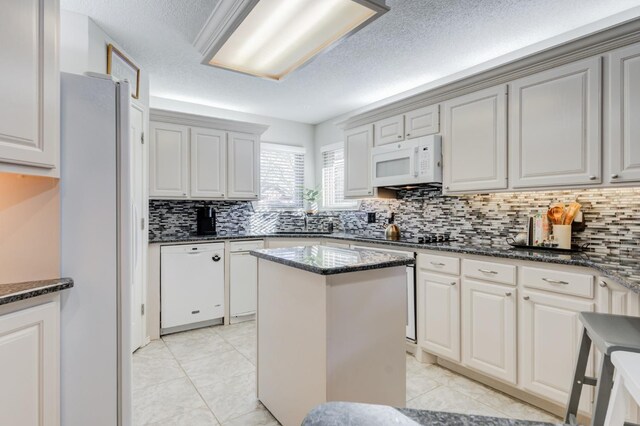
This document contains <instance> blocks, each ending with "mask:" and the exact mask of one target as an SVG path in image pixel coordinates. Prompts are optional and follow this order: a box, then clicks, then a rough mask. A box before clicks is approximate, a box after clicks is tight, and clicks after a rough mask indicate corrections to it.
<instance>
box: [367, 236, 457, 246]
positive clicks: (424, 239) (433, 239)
mask: <svg viewBox="0 0 640 426" xmlns="http://www.w3.org/2000/svg"><path fill="white" fill-rule="evenodd" d="M360 238H362V239H367V240H372V241H380V240H385V241H398V242H401V243H409V244H431V243H445V242H448V241H455V239H454V238H451V236H450V235H449V234H420V235H413V236H410V237H405V236H401V237H400V239H399V240H389V239H387V238H385V236H384V234H372V235H362V236H360Z"/></svg>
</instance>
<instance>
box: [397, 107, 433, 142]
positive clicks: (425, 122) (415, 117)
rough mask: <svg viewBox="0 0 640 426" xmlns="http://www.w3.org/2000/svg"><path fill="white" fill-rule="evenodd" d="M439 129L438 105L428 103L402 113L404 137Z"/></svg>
mask: <svg viewBox="0 0 640 426" xmlns="http://www.w3.org/2000/svg"><path fill="white" fill-rule="evenodd" d="M439 131H440V106H439V105H430V106H428V107H424V108H418V109H416V110H413V111H409V112H408V113H406V114H405V115H404V132H405V137H406V139H413V138H417V137H420V136H426V135H431V134H434V133H438V132H439Z"/></svg>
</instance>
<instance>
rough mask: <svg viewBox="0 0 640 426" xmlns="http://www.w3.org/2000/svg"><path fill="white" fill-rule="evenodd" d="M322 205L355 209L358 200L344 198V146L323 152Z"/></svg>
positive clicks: (328, 207) (331, 207)
mask: <svg viewBox="0 0 640 426" xmlns="http://www.w3.org/2000/svg"><path fill="white" fill-rule="evenodd" d="M322 207H323V208H324V209H327V210H331V209H355V208H357V207H358V201H357V200H345V199H344V148H343V147H340V148H335V149H328V150H325V151H323V152H322Z"/></svg>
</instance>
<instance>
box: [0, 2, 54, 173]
mask: <svg viewBox="0 0 640 426" xmlns="http://www.w3.org/2000/svg"><path fill="white" fill-rule="evenodd" d="M58 9H59V6H58V2H57V1H46V0H7V1H3V2H2V13H1V14H0V40H3V43H2V48H0V75H1V76H2V78H1V79H0V96H1V97H2V102H0V162H7V163H13V164H23V165H27V166H35V167H39V168H44V169H54V168H56V166H57V164H58V157H59V155H60V143H59V139H60V108H59V103H60V98H59V96H60V75H59V72H58V59H57V57H58V19H59V10H58ZM36 173H37V172H36ZM54 173H55V175H58V172H57V171H54ZM45 174H46V172H45Z"/></svg>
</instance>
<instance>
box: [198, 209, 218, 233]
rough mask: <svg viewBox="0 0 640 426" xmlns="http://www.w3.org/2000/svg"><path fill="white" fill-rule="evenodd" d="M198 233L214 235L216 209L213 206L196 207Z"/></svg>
mask: <svg viewBox="0 0 640 426" xmlns="http://www.w3.org/2000/svg"><path fill="white" fill-rule="evenodd" d="M197 212H198V235H216V211H215V209H214V208H213V207H211V206H209V207H198V210H197Z"/></svg>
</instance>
